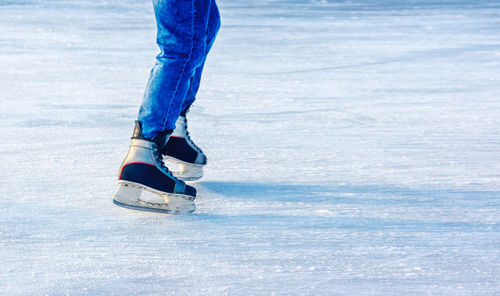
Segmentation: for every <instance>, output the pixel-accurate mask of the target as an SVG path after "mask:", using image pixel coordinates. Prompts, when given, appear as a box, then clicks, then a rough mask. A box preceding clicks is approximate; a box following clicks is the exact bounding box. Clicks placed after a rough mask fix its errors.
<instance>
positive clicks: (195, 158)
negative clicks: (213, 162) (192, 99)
mask: <svg viewBox="0 0 500 296" xmlns="http://www.w3.org/2000/svg"><path fill="white" fill-rule="evenodd" d="M187 111H188V110H185V111H184V112H182V113H181V115H180V116H179V118H178V119H177V121H176V122H175V130H174V132H173V133H172V135H171V136H170V138H169V139H168V141H167V145H165V150H164V151H163V154H164V159H165V161H166V162H167V163H168V165H169V167H172V166H171V165H170V163H173V164H175V165H176V166H177V167H178V168H179V169H178V170H175V171H172V173H173V174H174V175H175V176H176V177H177V178H179V179H181V180H184V181H196V180H198V179H200V178H201V177H202V176H203V167H204V166H205V165H206V164H207V157H206V156H205V154H203V151H201V149H200V148H199V147H198V146H196V145H195V144H194V143H193V141H192V140H191V137H190V136H189V132H188V131H187V119H186V113H187Z"/></svg>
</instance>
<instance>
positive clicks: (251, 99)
mask: <svg viewBox="0 0 500 296" xmlns="http://www.w3.org/2000/svg"><path fill="white" fill-rule="evenodd" d="M219 7H220V9H221V14H222V21H223V27H222V29H221V32H220V35H219V39H218V40H217V42H216V43H215V45H214V48H213V51H212V53H211V55H210V56H209V59H208V61H207V65H206V70H205V75H204V78H203V81H202V87H201V90H200V93H199V96H198V100H197V102H196V104H195V106H194V107H193V108H192V112H191V113H190V117H189V118H190V129H191V135H192V136H193V138H194V139H195V141H196V142H197V144H198V145H199V146H201V147H202V148H203V150H204V151H205V152H206V153H207V155H208V161H209V165H208V167H207V168H206V170H205V177H204V178H203V179H202V180H201V181H200V182H197V183H194V186H196V188H197V189H198V199H197V211H196V212H195V213H193V214H191V215H175V216H173V215H164V214H155V213H145V212H136V211H131V210H127V209H123V208H120V207H117V206H115V205H113V204H112V195H113V193H114V190H115V187H116V178H117V173H118V167H119V166H120V164H121V161H122V160H123V158H124V156H125V154H126V152H127V149H128V144H129V138H130V136H131V134H132V130H133V127H134V120H135V117H136V114H137V110H138V106H139V103H140V101H141V99H142V94H143V91H144V87H145V85H146V82H147V79H148V76H149V71H150V69H151V67H152V66H153V63H154V57H155V55H156V54H157V53H158V50H157V48H156V45H155V43H154V41H155V22H154V17H153V12H152V5H151V3H150V1H146V0H144V1H138V0H121V1H118V0H109V1H97V0H71V1H56V0H54V1H51V0H38V1H35V0H32V1H30V0H13V1H10V0H0V77H1V79H0V100H1V110H0V126H1V130H2V132H1V138H2V141H1V142H0V157H1V159H0V161H1V168H2V169H1V171H0V184H1V186H0V198H1V202H0V258H1V259H0V270H1V272H0V294H1V295H44V294H47V295H64V294H69V295H84V294H85V295H131V294H141V295H144V294H146V295H500V258H499V252H500V2H499V1H498V0H496V1H487V0H482V1H464V0H449V1H445V0H442V1H438V0H422V1H417V0H414V1H409V0H406V1H405V0H400V1H396V0H388V1H383V0H373V1H358V0H353V1H345V0H339V1H333V0H322V1H321V0H220V1H219Z"/></svg>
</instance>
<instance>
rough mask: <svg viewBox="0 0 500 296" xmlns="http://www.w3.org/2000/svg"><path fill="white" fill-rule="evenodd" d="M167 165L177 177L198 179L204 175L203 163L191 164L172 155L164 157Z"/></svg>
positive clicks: (184, 179) (183, 179) (190, 179)
mask: <svg viewBox="0 0 500 296" xmlns="http://www.w3.org/2000/svg"><path fill="white" fill-rule="evenodd" d="M164 159H165V162H166V166H167V167H168V169H169V170H170V171H171V172H172V174H174V176H175V177H176V178H177V179H180V180H182V181H196V180H199V179H201V177H203V165H199V164H191V163H187V162H183V161H180V160H178V159H175V158H171V157H167V156H165V157H164Z"/></svg>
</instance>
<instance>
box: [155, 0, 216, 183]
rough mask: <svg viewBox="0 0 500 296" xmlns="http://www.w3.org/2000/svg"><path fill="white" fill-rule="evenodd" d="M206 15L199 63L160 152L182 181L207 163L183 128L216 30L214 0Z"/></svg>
mask: <svg viewBox="0 0 500 296" xmlns="http://www.w3.org/2000/svg"><path fill="white" fill-rule="evenodd" d="M211 2H212V3H211V6H210V16H209V21H208V27H207V31H206V34H207V38H206V52H205V55H204V57H203V61H202V63H201V64H200V65H199V66H198V67H197V68H196V71H195V74H194V75H193V77H191V80H190V84H189V89H188V91H187V94H186V98H185V99H184V102H183V104H182V108H181V110H182V112H181V114H180V116H179V118H178V119H177V121H176V123H175V130H174V132H173V133H172V136H171V137H170V138H169V140H168V142H167V144H166V145H165V149H164V151H163V154H164V155H165V159H166V160H167V163H168V164H170V163H173V164H175V166H176V167H178V170H176V171H174V174H175V176H176V177H177V178H179V179H181V180H186V181H195V180H198V179H200V178H201V177H202V175H203V166H205V165H206V164H207V157H206V155H205V154H204V153H203V151H202V150H201V149H200V148H199V147H198V146H196V144H195V143H194V142H193V141H192V140H191V137H190V136H189V132H188V131H187V119H186V113H187V110H188V109H189V107H190V106H191V104H192V103H193V102H194V100H195V98H196V93H197V92H198V89H199V86H200V80H201V74H202V71H203V66H204V64H205V60H206V56H207V54H208V52H209V51H210V48H211V47H212V44H213V42H214V41H215V37H216V36H217V32H218V31H219V28H220V16H219V9H218V7H217V4H215V0H211Z"/></svg>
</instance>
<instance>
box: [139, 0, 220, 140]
mask: <svg viewBox="0 0 500 296" xmlns="http://www.w3.org/2000/svg"><path fill="white" fill-rule="evenodd" d="M211 2H212V0H153V4H154V11H155V16H156V22H157V27H158V34H157V43H158V46H159V47H160V50H161V53H160V54H159V55H158V56H157V62H156V65H155V66H154V67H153V69H152V71H151V75H150V78H149V82H148V84H147V87H146V91H145V94H144V99H143V102H142V105H141V108H140V110H139V114H138V121H139V122H140V123H141V125H142V132H143V135H144V137H145V138H149V139H152V138H154V137H155V136H156V135H157V134H158V133H160V132H163V131H165V130H173V129H174V128H175V121H176V120H177V117H178V116H179V114H180V113H181V111H182V103H183V102H184V100H185V98H186V94H187V92H188V88H189V85H190V80H191V77H193V75H195V71H196V69H197V68H198V67H199V66H200V65H201V64H202V63H203V61H204V59H205V56H206V48H207V35H206V32H207V26H208V19H209V15H210V13H209V12H210V10H209V9H210V6H211Z"/></svg>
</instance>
